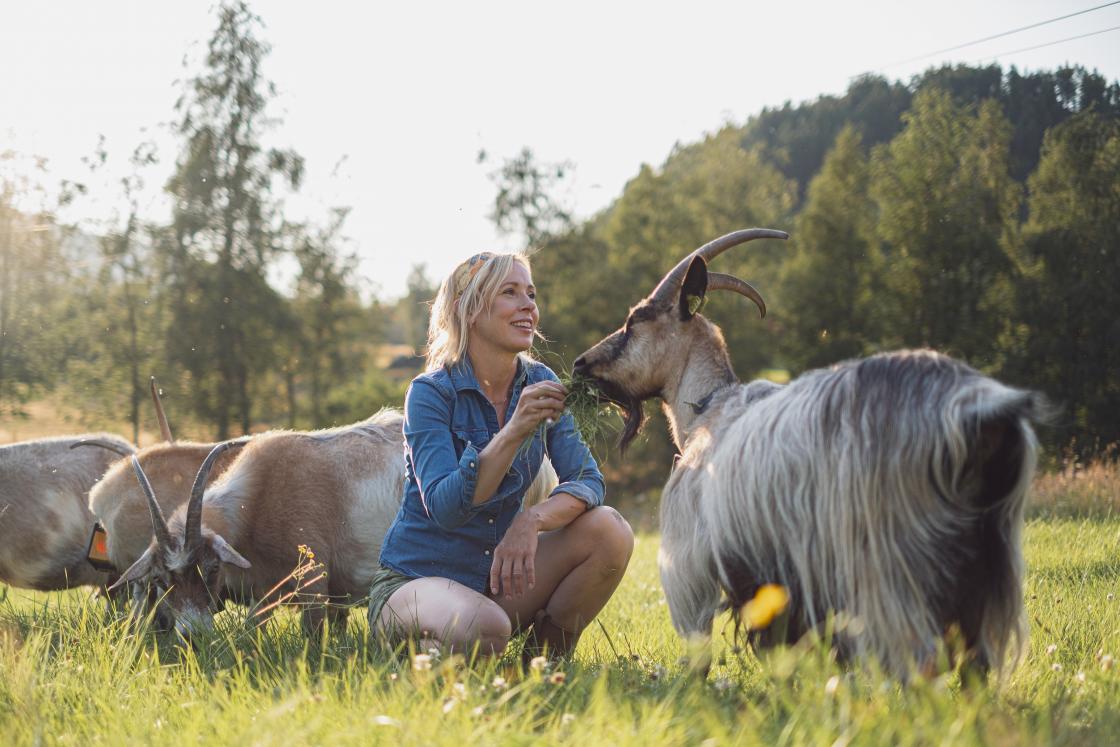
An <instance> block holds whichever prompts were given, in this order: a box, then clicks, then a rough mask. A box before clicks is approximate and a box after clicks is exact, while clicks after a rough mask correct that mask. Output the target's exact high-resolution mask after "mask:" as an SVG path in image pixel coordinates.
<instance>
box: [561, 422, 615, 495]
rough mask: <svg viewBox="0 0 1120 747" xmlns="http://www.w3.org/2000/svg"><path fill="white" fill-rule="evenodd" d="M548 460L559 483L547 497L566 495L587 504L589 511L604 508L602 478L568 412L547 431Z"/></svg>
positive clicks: (593, 458) (589, 450)
mask: <svg viewBox="0 0 1120 747" xmlns="http://www.w3.org/2000/svg"><path fill="white" fill-rule="evenodd" d="M548 458H549V460H550V461H551V462H552V467H553V468H554V469H555V470H556V476H557V478H558V479H559V480H560V484H559V485H557V486H556V487H555V488H553V490H552V493H551V494H550V497H551V496H552V495H556V494H557V493H568V494H569V495H574V496H575V497H576V498H579V499H580V500H581V501H584V502H585V503H587V505H588V507H589V508H593V507H595V506H601V505H603V499H604V497H605V493H606V491H605V488H604V484H603V474H602V473H601V472H600V471H599V465H598V464H596V463H595V457H593V456H591V449H589V448H587V444H586V443H584V441H583V437H582V436H581V435H580V433H579V430H578V429H577V428H576V421H575V418H573V417H572V415H571V413H569V412H565V413H564V414H563V415H562V416H560V419H559V420H558V421H557V422H556V424H555V425H553V426H552V427H551V428H549V429H548Z"/></svg>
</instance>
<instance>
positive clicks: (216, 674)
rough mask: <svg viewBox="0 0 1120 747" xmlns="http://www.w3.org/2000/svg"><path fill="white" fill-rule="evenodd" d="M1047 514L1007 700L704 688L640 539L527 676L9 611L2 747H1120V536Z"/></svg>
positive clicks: (1101, 516)
mask: <svg viewBox="0 0 1120 747" xmlns="http://www.w3.org/2000/svg"><path fill="white" fill-rule="evenodd" d="M1067 487H1068V486H1067ZM1113 497H1114V498H1115V494H1114V495H1113ZM1043 508H1044V509H1045V506H1044V507H1043ZM1046 513H1047V512H1046V511H1045V510H1043V511H1042V515H1039V516H1036V517H1035V518H1033V519H1032V520H1031V521H1030V522H1029V524H1028V528H1027V533H1026V546H1027V555H1028V562H1029V566H1030V572H1029V577H1028V579H1027V585H1026V590H1025V593H1026V596H1027V606H1028V610H1029V615H1030V622H1031V640H1030V645H1029V649H1028V652H1027V655H1026V658H1025V660H1024V662H1023V663H1022V665H1021V666H1020V667H1019V668H1018V669H1017V670H1016V671H1015V672H1014V673H1013V674H1012V675H1011V676H1010V677H1009V678H1008V679H1007V681H1006V682H1005V683H1004V684H1003V685H1002V686H1001V687H1000V686H996V684H995V683H994V681H993V683H991V684H990V685H989V686H988V687H979V688H977V687H972V688H964V689H962V688H961V687H960V685H959V683H958V681H957V679H956V678H955V676H953V675H947V676H944V677H942V678H939V679H935V680H927V681H922V682H919V683H917V684H912V685H910V686H907V687H901V686H899V685H897V684H895V683H892V682H890V681H888V680H885V679H884V678H882V677H880V676H878V675H876V674H874V673H871V672H867V671H862V670H861V671H849V672H845V671H844V670H842V669H840V668H838V667H836V666H835V665H834V664H832V663H831V662H830V661H829V660H828V657H827V655H826V653H825V652H824V647H821V646H812V645H808V644H805V645H803V646H799V647H794V648H791V649H786V650H779V651H776V652H773V653H768V654H764V655H763V656H762V657H761V659H760V658H758V657H756V656H755V655H753V654H752V653H749V652H745V653H740V654H736V653H733V651H732V650H730V649H729V648H728V645H727V641H726V639H725V638H724V636H722V635H721V631H720V629H719V627H718V626H717V636H716V644H715V647H714V653H715V665H714V666H713V668H712V671H711V673H710V674H709V676H708V677H707V679H702V678H700V677H698V676H696V675H695V674H694V673H691V672H690V671H689V669H688V666H687V662H685V661H684V660H683V657H685V656H686V654H687V653H688V652H686V651H685V650H684V649H683V647H682V644H681V643H680V642H679V641H678V639H677V637H676V636H675V635H674V633H673V631H672V629H671V627H670V624H669V618H668V612H667V609H666V606H665V604H664V598H663V596H662V593H661V589H660V586H659V584H658V580H657V571H656V546H657V538H656V536H652V535H644V536H641V537H639V540H638V543H637V548H636V552H635V557H634V560H633V563H632V566H631V570H630V571H629V573H628V574H627V577H626V579H625V581H624V582H623V585H622V587H621V589H620V591H619V592H618V594H617V595H616V596H615V598H614V599H613V600H612V601H611V603H610V605H609V606H608V607H607V609H606V610H605V611H604V613H603V614H602V616H601V618H600V619H601V622H602V625H601V626H600V625H596V626H594V627H593V628H592V629H590V631H589V632H588V634H587V635H585V637H584V639H583V641H582V642H581V644H580V647H579V651H578V655H577V659H576V661H575V662H573V663H571V664H569V665H566V666H564V667H561V668H560V669H557V670H549V671H543V672H531V673H529V674H528V675H524V676H523V675H522V674H521V673H520V672H519V671H518V670H517V669H515V668H514V667H512V666H510V665H509V662H508V661H498V662H488V663H475V664H473V665H471V666H462V665H461V664H462V663H461V662H459V661H457V660H454V659H453V660H451V661H445V660H444V661H441V660H439V659H436V660H435V661H433V662H431V668H430V669H426V668H425V669H416V668H415V667H414V662H413V660H412V659H411V658H410V657H409V655H408V654H407V653H399V654H394V653H392V652H387V651H383V650H381V649H379V648H377V647H376V646H373V645H370V644H368V643H367V640H366V635H365V634H366V631H367V628H366V624H365V621H364V619H363V616H362V615H361V614H360V613H359V612H354V613H352V615H351V620H350V624H349V629H348V630H347V631H346V632H345V633H342V634H340V633H337V632H336V633H335V634H333V635H332V636H330V637H329V638H328V639H327V640H326V641H325V642H324V643H319V642H316V643H312V644H309V643H308V642H307V641H306V640H305V639H304V638H303V637H302V635H301V633H300V629H299V626H298V623H297V621H296V618H295V616H294V615H293V614H290V613H284V614H282V615H280V616H278V617H277V618H276V619H274V620H273V621H272V622H271V623H270V624H269V625H268V626H267V627H266V628H264V629H262V630H256V631H253V630H251V629H249V628H248V627H247V626H245V625H244V624H243V620H242V619H241V616H242V615H243V614H244V613H242V612H238V611H236V610H234V611H230V612H226V613H223V615H221V616H219V619H220V620H221V621H222V623H223V625H222V628H223V630H222V632H221V633H219V634H217V635H216V636H215V638H214V639H213V640H211V641H207V642H205V643H203V644H202V645H201V646H200V647H199V648H198V649H197V650H195V651H191V650H187V651H183V650H180V649H179V648H177V647H175V646H173V645H172V644H171V642H170V640H169V639H166V638H159V637H156V636H154V635H152V634H149V633H140V634H137V633H134V632H132V631H130V630H129V628H128V626H127V625H126V624H124V623H122V622H118V621H115V620H110V619H109V618H108V617H107V616H106V615H105V613H104V608H103V605H102V604H101V603H100V602H99V601H98V600H93V599H90V598H89V595H88V593H86V592H80V591H73V592H67V593H63V594H38V593H31V592H27V591H23V590H19V589H6V590H4V591H3V592H0V593H2V594H3V595H4V599H3V602H0V743H3V744H5V745H8V744H75V745H101V744H105V745H114V744H181V743H189V744H227V743H233V744H278V745H289V744H290V745H295V744H326V743H330V744H369V743H378V742H385V743H391V744H405V745H411V744H418V745H423V744H447V745H465V744H491V743H500V744H529V743H537V742H539V741H542V740H543V742H545V743H571V744H601V743H606V744H650V743H653V744H681V745H693V744H702V743H704V744H731V743H733V744H766V745H774V744H822V745H834V744H837V745H843V744H848V743H854V744H892V745H893V744H997V745H1003V744H1040V743H1042V744H1044V743H1054V744H1078V745H1081V744H1117V743H1120V667H1113V666H1112V664H1113V661H1114V660H1113V658H1112V657H1113V656H1117V657H1118V658H1120V600H1118V599H1117V598H1116V596H1115V595H1116V594H1118V593H1120V519H1116V518H1112V517H1111V516H1110V515H1108V513H1107V512H1104V513H1097V514H1094V515H1091V516H1082V517H1080V518H1075V517H1071V516H1065V515H1062V513H1063V512H1061V511H1050V512H1049V514H1050V515H1046ZM721 622H722V621H721ZM725 630H726V632H727V634H729V631H730V626H725ZM512 659H513V656H512V655H511V656H510V660H512ZM421 664H423V661H422V660H421Z"/></svg>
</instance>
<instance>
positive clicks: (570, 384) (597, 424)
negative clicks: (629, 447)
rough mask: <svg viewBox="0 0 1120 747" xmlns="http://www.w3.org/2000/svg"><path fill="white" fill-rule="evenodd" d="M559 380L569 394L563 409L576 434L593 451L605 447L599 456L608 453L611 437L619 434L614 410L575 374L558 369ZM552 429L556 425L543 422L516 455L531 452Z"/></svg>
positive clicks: (589, 383)
mask: <svg viewBox="0 0 1120 747" xmlns="http://www.w3.org/2000/svg"><path fill="white" fill-rule="evenodd" d="M557 377H558V378H559V379H560V383H561V384H562V385H563V386H564V388H565V389H567V390H568V394H567V396H565V397H564V409H565V410H566V411H567V412H568V413H569V414H570V415H571V416H572V419H573V420H574V421H575V426H576V430H577V431H579V434H580V436H582V437H583V442H584V443H586V444H587V446H588V447H589V448H592V449H595V448H596V447H605V448H602V449H598V450H599V451H600V453H604V454H605V453H606V452H607V451H608V449H609V446H610V442H611V440H612V437H613V436H614V434H616V433H617V432H618V423H617V416H616V415H615V414H614V412H613V411H612V410H611V407H610V405H609V404H608V403H607V402H605V401H603V400H601V399H600V398H599V394H598V392H597V391H596V390H595V387H594V385H592V383H591V381H589V380H588V379H585V378H583V377H582V376H579V375H577V374H574V373H572V372H571V371H568V370H567V369H566V368H559V369H558V372H557ZM552 425H553V423H552V421H550V420H549V421H541V424H540V425H539V426H538V427H537V430H536V431H535V432H534V433H533V435H532V436H530V437H529V438H527V439H525V442H524V443H523V444H521V448H519V449H518V452H517V453H518V455H521V454H523V453H524V452H526V451H528V449H529V445H530V444H531V443H532V442H533V439H534V438H536V437H537V436H540V437H541V438H542V439H544V438H545V436H546V434H547V431H548V429H549V428H550V427H552Z"/></svg>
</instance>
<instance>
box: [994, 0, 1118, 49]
mask: <svg viewBox="0 0 1120 747" xmlns="http://www.w3.org/2000/svg"><path fill="white" fill-rule="evenodd" d="M1118 1H1120V0H1118ZM1109 31H1120V26H1113V27H1112V28H1107V29H1101V30H1100V31H1090V32H1089V33H1087V34H1078V35H1077V36H1071V37H1068V38H1066V39H1058V40H1057V41H1052V42H1046V43H1045V44H1036V45H1034V46H1033V47H1023V48H1022V49H1015V50H1012V51H1011V52H1004V53H1003V54H997V55H995V56H993V57H982V58H980V59H979V60H976V62H983V61H984V60H994V59H997V58H999V57H1007V56H1008V55H1013V54H1019V53H1020V52H1030V51H1031V50H1032V49H1042V48H1043V47H1052V46H1054V45H1055V44H1063V43H1065V42H1068V41H1073V40H1074V39H1084V38H1085V37H1087V36H1096V35H1097V34H1105V33H1108V32H1109Z"/></svg>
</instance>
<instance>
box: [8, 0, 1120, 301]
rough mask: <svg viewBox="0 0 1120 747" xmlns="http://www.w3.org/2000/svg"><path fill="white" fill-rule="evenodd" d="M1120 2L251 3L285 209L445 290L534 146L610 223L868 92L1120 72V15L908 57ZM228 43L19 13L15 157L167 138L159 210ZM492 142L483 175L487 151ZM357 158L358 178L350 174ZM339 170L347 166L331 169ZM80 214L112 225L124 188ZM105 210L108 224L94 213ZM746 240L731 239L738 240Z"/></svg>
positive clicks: (12, 108) (106, 15) (577, 206)
mask: <svg viewBox="0 0 1120 747" xmlns="http://www.w3.org/2000/svg"><path fill="white" fill-rule="evenodd" d="M1104 1H1105V0H1097V1H1096V2H1094V0H1084V2H1059V1H1057V0H989V1H987V2H983V3H977V2H966V1H960V0H943V1H942V2H940V3H928V2H898V1H897V0H873V1H871V2H861V3H837V2H801V3H794V2H786V3H775V2H767V3H759V2H727V3H716V2H706V1H704V0H693V1H692V2H690V3H687V4H686V3H683V2H679V3H673V4H666V3H659V2H650V1H648V0H647V1H646V2H605V1H604V0H596V1H595V2H583V0H569V1H568V2H565V3H534V2H524V0H522V1H521V2H501V3H497V2H476V3H464V2H453V3H452V2H447V3H443V2H427V3H354V2H336V1H333V0H319V2H315V3H296V2H290V1H281V0H255V1H254V2H252V3H251V5H252V8H253V9H254V11H255V12H256V13H257V14H259V15H260V16H261V17H262V18H263V20H264V22H265V24H266V31H265V38H266V39H267V41H269V42H270V43H271V44H272V48H273V52H272V55H271V56H270V57H269V58H268V59H267V60H266V67H265V72H266V75H267V76H268V77H269V78H271V79H272V80H273V81H274V82H275V83H276V84H277V86H278V87H279V89H280V94H281V95H280V97H279V99H278V101H277V102H276V107H275V109H274V110H273V113H274V114H275V115H278V116H279V117H280V118H282V120H283V124H282V125H281V127H280V128H279V129H278V130H277V131H276V132H275V134H274V135H273V136H272V141H273V142H274V144H277V145H283V146H286V147H293V148H295V149H296V150H297V151H299V152H300V153H301V154H302V155H303V156H304V157H305V158H306V159H307V162H308V175H307V180H306V183H305V186H304V188H303V191H302V193H303V196H302V197H300V198H299V199H298V200H296V201H292V202H290V203H289V204H290V206H291V207H290V211H291V212H290V215H292V216H294V217H304V216H311V217H319V218H321V219H323V220H325V216H326V212H327V209H328V208H329V207H331V206H334V205H349V206H352V207H353V212H352V214H351V217H350V220H349V221H348V223H347V234H348V235H349V236H350V237H351V238H352V240H353V245H354V248H355V249H356V250H357V251H358V253H359V254H360V256H361V257H362V265H361V272H362V274H363V275H364V276H365V277H366V278H368V279H369V281H370V283H371V289H372V290H374V291H375V292H376V293H378V294H379V295H381V296H383V297H392V296H396V295H399V294H401V293H402V292H403V290H404V283H405V277H406V275H407V273H408V271H409V269H410V267H411V266H412V265H413V264H414V263H420V262H422V263H426V264H427V266H428V268H429V276H431V277H433V278H434V279H438V278H440V277H442V276H443V275H444V274H446V273H447V272H448V271H449V270H450V269H451V267H452V266H453V265H454V263H455V262H456V261H458V260H460V259H462V258H463V257H465V256H468V255H470V254H473V253H475V252H477V251H480V250H481V249H484V248H493V247H506V248H511V249H512V248H514V247H515V245H516V239H501V238H499V237H498V236H497V235H496V233H495V231H494V229H493V227H492V226H491V224H490V222H489V221H488V219H487V213H488V212H489V209H490V205H491V202H492V200H493V196H494V187H493V185H492V183H491V182H490V181H489V180H488V178H487V174H488V173H489V172H490V171H491V170H492V169H493V168H495V166H496V164H497V162H499V161H500V159H501V158H503V157H509V156H513V155H515V154H516V153H517V152H518V151H519V150H520V149H521V147H522V146H529V147H531V148H532V149H533V150H534V151H535V152H536V154H537V157H538V158H539V159H540V160H542V161H561V160H568V161H571V162H573V163H574V164H575V171H574V174H573V177H572V178H571V179H570V184H569V186H568V188H567V191H565V192H563V193H562V194H561V196H562V197H563V198H564V200H565V201H566V203H567V204H568V205H569V206H570V207H572V208H573V209H574V210H575V212H576V214H577V215H578V216H580V217H586V216H588V215H591V214H594V213H595V212H596V211H598V210H601V209H602V208H604V207H606V206H607V205H608V204H609V203H610V201H611V200H612V199H614V198H615V197H617V196H618V195H619V193H620V192H621V190H622V188H623V186H624V185H625V183H626V181H627V180H628V179H630V178H631V177H633V176H634V175H635V174H636V173H637V171H638V169H639V168H640V166H641V164H642V163H650V164H653V165H659V164H661V163H662V162H663V161H664V159H665V157H666V156H667V155H668V153H669V151H670V149H671V148H672V146H673V144H674V143H676V142H692V141H695V140H697V139H699V138H701V137H702V136H703V135H704V133H706V132H711V131H713V130H716V129H718V128H719V127H720V126H721V125H723V124H725V123H727V122H734V123H737V124H738V123H742V122H743V121H745V120H746V119H747V117H748V116H750V115H751V114H753V113H757V112H758V111H759V110H761V109H762V108H763V107H765V106H771V107H773V106H780V105H781V104H783V103H784V102H785V101H787V100H788V101H792V102H794V103H797V102H800V101H803V100H806V99H814V98H816V97H817V96H819V95H821V94H838V93H842V92H843V91H844V90H845V88H846V87H847V85H848V82H849V79H850V78H851V77H852V76H855V75H858V74H860V73H862V72H867V71H879V72H882V73H885V74H887V75H889V76H890V77H892V78H901V79H909V77H910V76H911V75H913V74H915V73H917V72H920V71H921V70H923V69H925V68H926V67H929V66H931V65H934V64H938V63H941V62H968V63H978V62H990V61H992V60H993V58H997V57H998V61H999V62H1001V63H1002V64H1003V65H1004V67H1005V68H1006V67H1007V66H1009V65H1011V64H1015V65H1016V66H1018V68H1019V69H1020V70H1034V69H1039V68H1053V67H1056V66H1058V65H1061V64H1063V63H1078V64H1081V65H1084V66H1085V67H1087V68H1089V69H1094V68H1095V69H1097V70H1098V71H1099V72H1101V73H1102V74H1104V75H1105V76H1107V77H1108V78H1109V80H1115V79H1117V78H1118V77H1120V31H1117V30H1114V31H1110V32H1107V33H1102V34H1098V35H1096V36H1091V37H1087V38H1082V39H1078V40H1074V41H1069V42H1066V43H1061V44H1055V45H1052V46H1048V47H1045V48H1043V49H1038V50H1034V51H1026V52H1017V53H1012V52H1015V51H1016V50H1021V49H1023V48H1026V47H1032V46H1035V45H1040V44H1045V43H1048V42H1053V41H1057V40H1061V39H1066V38H1068V37H1073V36H1078V35H1081V34H1088V33H1091V32H1095V31H1099V30H1103V29H1109V28H1112V27H1116V26H1120V3H1118V4H1112V5H1111V6H1110V7H1106V8H1103V9H1100V10H1096V11H1093V12H1090V13H1085V14H1082V15H1078V16H1076V17H1074V18H1070V19H1067V20H1063V21H1059V22H1056V23H1050V24H1047V25H1044V26H1041V27H1039V28H1035V29H1031V30H1028V31H1023V32H1021V33H1017V34H1013V35H1009V36H1005V37H1003V38H1000V39H995V40H992V41H988V42H985V43H982V44H977V45H973V46H969V47H967V48H964V49H959V50H956V51H952V52H947V53H944V54H938V55H934V56H930V57H926V58H923V59H921V60H917V61H913V62H908V63H905V64H895V63H899V62H900V61H903V60H907V59H909V58H913V57H916V56H918V55H922V54H925V53H928V52H934V51H936V50H941V49H945V48H948V47H953V46H956V45H959V44H964V43H966V42H970V41H973V40H976V39H980V38H983V37H987V36H991V35H995V34H999V33H1001V32H1004V31H1009V30H1012V29H1016V28H1020V27H1023V26H1028V25H1031V24H1034V23H1036V22H1040V21H1045V20H1047V19H1051V18H1054V17H1056V16H1061V15H1065V14H1068V13H1074V12H1076V11H1080V10H1084V9H1086V8H1092V7H1093V6H1094V5H1101V4H1103V3H1104ZM214 26H215V18H214V15H213V13H212V12H211V6H210V3H208V2H170V1H164V2H153V1H152V0H99V1H98V2H89V1H88V0H51V2H27V1H24V2H18V3H15V2H12V3H5V4H4V5H3V6H2V7H0V70H2V71H3V73H2V75H0V102H3V108H2V111H3V114H2V115H0V151H2V150H4V149H6V148H14V149H16V150H17V151H19V152H22V153H32V154H36V155H40V156H45V157H47V158H48V159H49V162H50V166H51V175H52V176H51V178H52V179H55V180H57V179H59V178H62V177H70V178H81V177H83V175H84V173H85V172H84V171H83V167H82V166H81V165H80V163H79V159H80V158H81V157H82V156H84V155H88V154H90V153H91V152H92V151H93V149H94V146H95V144H96V142H97V139H98V136H99V135H102V134H103V135H104V136H105V138H106V146H107V148H108V151H109V153H110V156H111V159H112V160H113V161H114V162H115V163H116V164H118V165H123V164H124V162H125V160H126V159H127V156H128V154H129V153H130V152H131V150H132V148H133V147H134V146H135V145H136V144H137V143H138V142H140V141H141V140H142V139H143V138H146V137H148V138H150V137H155V138H156V139H157V142H158V143H159V144H160V146H161V156H162V159H163V162H162V164H161V166H160V167H158V168H157V169H155V170H154V171H153V172H152V173H151V174H149V183H150V184H151V185H152V186H153V190H152V192H153V194H152V195H151V196H150V198H149V199H148V202H147V206H148V207H147V209H148V211H149V214H150V215H151V216H152V217H154V218H159V219H166V216H167V215H168V208H167V206H166V203H165V202H164V201H163V199H162V197H161V196H160V195H159V194H158V187H159V186H160V185H162V183H163V181H164V180H165V178H166V175H167V174H168V173H170V170H171V167H172V164H173V162H174V159H175V157H176V156H177V152H176V150H175V144H176V143H175V141H174V140H173V139H171V138H170V136H169V135H167V134H166V131H165V130H163V129H160V124H161V123H163V122H167V121H169V120H170V119H172V117H173V111H172V107H173V104H174V101H175V99H176V97H177V95H178V93H179V88H178V87H177V86H175V85H174V84H173V82H174V81H175V80H177V79H180V78H182V77H183V75H184V72H183V68H182V60H183V57H184V55H185V54H187V53H188V52H191V50H193V51H194V52H195V53H196V58H197V53H198V52H199V51H200V50H201V48H202V46H203V44H204V42H205V40H206V39H207V38H208V37H209V36H210V34H211V32H212V30H213V28H214ZM480 149H485V150H486V151H487V152H488V153H489V154H490V156H491V161H490V163H488V164H482V165H480V164H478V163H477V162H476V156H477V154H478V152H479V150H480ZM340 162H341V163H340ZM336 167H337V168H336ZM99 191H100V192H101V194H98V195H97V197H98V200H94V201H91V202H90V203H89V206H88V207H86V208H85V209H87V210H90V211H91V214H94V213H96V212H97V211H101V214H106V213H107V212H109V211H110V210H111V201H109V200H106V199H105V197H106V195H108V194H109V192H110V190H108V189H104V190H99ZM94 205H98V207H94ZM728 228H729V229H731V228H735V226H728Z"/></svg>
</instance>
